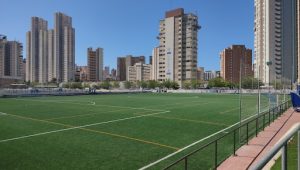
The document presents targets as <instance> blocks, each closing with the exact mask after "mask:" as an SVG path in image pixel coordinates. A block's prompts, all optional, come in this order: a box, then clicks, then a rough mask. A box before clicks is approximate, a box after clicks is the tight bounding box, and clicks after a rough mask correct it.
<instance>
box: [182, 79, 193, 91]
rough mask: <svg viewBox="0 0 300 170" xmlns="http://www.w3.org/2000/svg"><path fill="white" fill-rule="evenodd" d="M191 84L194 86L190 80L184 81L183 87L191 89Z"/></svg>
mask: <svg viewBox="0 0 300 170" xmlns="http://www.w3.org/2000/svg"><path fill="white" fill-rule="evenodd" d="M191 86H192V84H191V82H190V81H188V80H187V81H184V82H183V88H184V89H190V88H191Z"/></svg>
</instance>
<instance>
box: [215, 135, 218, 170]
mask: <svg viewBox="0 0 300 170" xmlns="http://www.w3.org/2000/svg"><path fill="white" fill-rule="evenodd" d="M217 167H218V140H216V142H215V169H217Z"/></svg>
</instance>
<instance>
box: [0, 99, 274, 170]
mask: <svg viewBox="0 0 300 170" xmlns="http://www.w3.org/2000/svg"><path fill="white" fill-rule="evenodd" d="M256 100H257V96H256V95H243V96H242V118H243V119H245V118H247V117H249V116H251V115H254V114H256V113H257V101H256ZM267 105H268V99H267V98H265V97H262V105H261V109H262V110H263V109H266V108H267V107H268V106H267ZM0 112H2V113H7V114H6V115H4V114H0V160H1V161H0V169H138V168H141V167H143V166H145V165H147V164H149V163H151V162H153V161H156V160H158V159H160V158H162V157H164V156H166V155H168V154H171V153H173V152H175V151H177V150H178V149H180V148H183V147H185V146H187V145H189V144H191V143H193V142H195V141H198V140H200V139H202V138H204V137H206V136H209V135H211V134H213V133H215V132H217V131H219V130H222V129H224V128H226V127H228V126H230V125H232V124H235V123H237V122H238V121H239V95H238V94H154V93H151V94H115V95H83V96H52V97H18V98H0ZM86 125H87V126H86ZM62 129H64V130H62ZM237 135H238V134H237ZM210 140H211V139H209V140H207V141H204V142H203V143H200V144H198V145H196V146H194V147H192V148H189V149H188V150H185V151H183V152H180V153H179V154H176V155H175V156H173V157H171V158H170V159H168V160H165V161H163V162H161V163H160V164H158V165H156V166H154V167H152V169H160V168H163V167H165V166H166V165H168V164H169V163H172V162H173V161H174V160H176V159H178V158H180V157H182V156H183V155H184V154H187V153H189V152H190V151H192V150H194V149H197V148H199V147H200V146H202V145H204V144H206V143H208V142H209V141H210ZM236 140H238V139H236ZM237 143H238V142H237ZM217 152H218V158H217V163H220V162H221V161H222V160H224V159H225V158H226V157H227V156H229V155H231V154H232V152H233V133H232V134H229V135H228V136H226V137H225V138H224V139H223V140H222V141H219V142H218V149H217ZM214 153H215V145H214V144H212V145H210V146H209V147H207V148H206V149H205V150H203V151H201V152H199V153H197V154H195V155H193V156H192V157H191V158H190V159H189V163H191V164H189V166H190V167H189V168H190V169H210V168H213V167H214V164H215V158H214ZM182 166H183V163H180V164H178V166H177V167H182Z"/></svg>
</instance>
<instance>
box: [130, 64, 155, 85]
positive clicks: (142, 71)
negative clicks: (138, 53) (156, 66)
mask: <svg viewBox="0 0 300 170" xmlns="http://www.w3.org/2000/svg"><path fill="white" fill-rule="evenodd" d="M148 80H151V65H150V64H142V63H135V64H134V65H133V66H129V67H128V70H127V81H148Z"/></svg>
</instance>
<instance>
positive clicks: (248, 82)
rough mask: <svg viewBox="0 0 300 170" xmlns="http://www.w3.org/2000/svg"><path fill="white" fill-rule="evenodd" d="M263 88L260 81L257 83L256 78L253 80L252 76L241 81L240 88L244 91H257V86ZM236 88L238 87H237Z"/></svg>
mask: <svg viewBox="0 0 300 170" xmlns="http://www.w3.org/2000/svg"><path fill="white" fill-rule="evenodd" d="M258 83H259V86H263V83H262V82H261V81H258V79H257V78H254V77H252V76H248V77H245V78H243V79H242V88H244V89H257V86H258ZM237 87H238V86H237Z"/></svg>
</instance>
